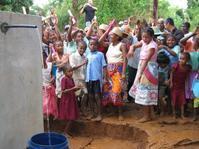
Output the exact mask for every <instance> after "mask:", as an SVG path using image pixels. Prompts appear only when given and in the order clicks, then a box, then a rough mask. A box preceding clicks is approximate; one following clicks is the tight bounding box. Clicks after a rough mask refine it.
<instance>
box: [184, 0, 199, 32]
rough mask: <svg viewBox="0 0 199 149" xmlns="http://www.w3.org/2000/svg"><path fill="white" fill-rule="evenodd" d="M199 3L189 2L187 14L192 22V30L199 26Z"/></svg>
mask: <svg viewBox="0 0 199 149" xmlns="http://www.w3.org/2000/svg"><path fill="white" fill-rule="evenodd" d="M198 8H199V1H198V0H188V9H187V11H186V12H187V14H188V16H189V20H190V22H191V28H192V29H194V28H195V27H196V26H198V25H199V21H198V18H199V9H198Z"/></svg>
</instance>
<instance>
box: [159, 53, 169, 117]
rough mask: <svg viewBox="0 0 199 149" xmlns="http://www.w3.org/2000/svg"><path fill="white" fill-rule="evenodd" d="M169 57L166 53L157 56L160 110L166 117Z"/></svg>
mask: <svg viewBox="0 0 199 149" xmlns="http://www.w3.org/2000/svg"><path fill="white" fill-rule="evenodd" d="M169 62H170V60H169V57H168V56H167V55H166V54H165V53H164V52H160V53H158V56H157V63H158V96H159V100H158V108H159V110H160V115H164V112H165V106H166V103H167V102H166V98H167V96H166V90H167V87H168V85H169V73H170V67H169Z"/></svg>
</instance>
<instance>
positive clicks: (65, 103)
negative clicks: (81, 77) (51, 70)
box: [59, 65, 80, 133]
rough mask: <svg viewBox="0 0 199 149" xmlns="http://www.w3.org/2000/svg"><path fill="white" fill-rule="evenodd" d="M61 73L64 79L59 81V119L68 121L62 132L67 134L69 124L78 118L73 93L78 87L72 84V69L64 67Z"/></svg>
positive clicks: (67, 66)
mask: <svg viewBox="0 0 199 149" xmlns="http://www.w3.org/2000/svg"><path fill="white" fill-rule="evenodd" d="M63 73H64V77H63V78H62V80H61V91H62V96H61V100H60V104H59V119H60V120H67V121H68V122H67V125H66V127H65V130H64V131H65V132H67V133H68V131H69V127H70V124H71V122H72V121H74V120H76V119H78V117H79V110H78V106H77V99H76V96H75V91H77V90H79V89H80V87H79V86H75V84H74V81H73V79H72V75H73V72H72V67H70V66H69V65H66V66H64V67H63Z"/></svg>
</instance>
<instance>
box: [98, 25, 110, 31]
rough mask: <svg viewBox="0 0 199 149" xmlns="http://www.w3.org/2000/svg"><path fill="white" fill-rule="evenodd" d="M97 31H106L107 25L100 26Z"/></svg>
mask: <svg viewBox="0 0 199 149" xmlns="http://www.w3.org/2000/svg"><path fill="white" fill-rule="evenodd" d="M99 29H101V30H104V31H106V30H107V29H108V25H106V24H101V25H100V26H99Z"/></svg>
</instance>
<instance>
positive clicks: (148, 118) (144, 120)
mask: <svg viewBox="0 0 199 149" xmlns="http://www.w3.org/2000/svg"><path fill="white" fill-rule="evenodd" d="M151 120H152V119H151V118H150V117H143V118H141V119H140V120H138V122H139V123H145V122H149V121H151Z"/></svg>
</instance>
